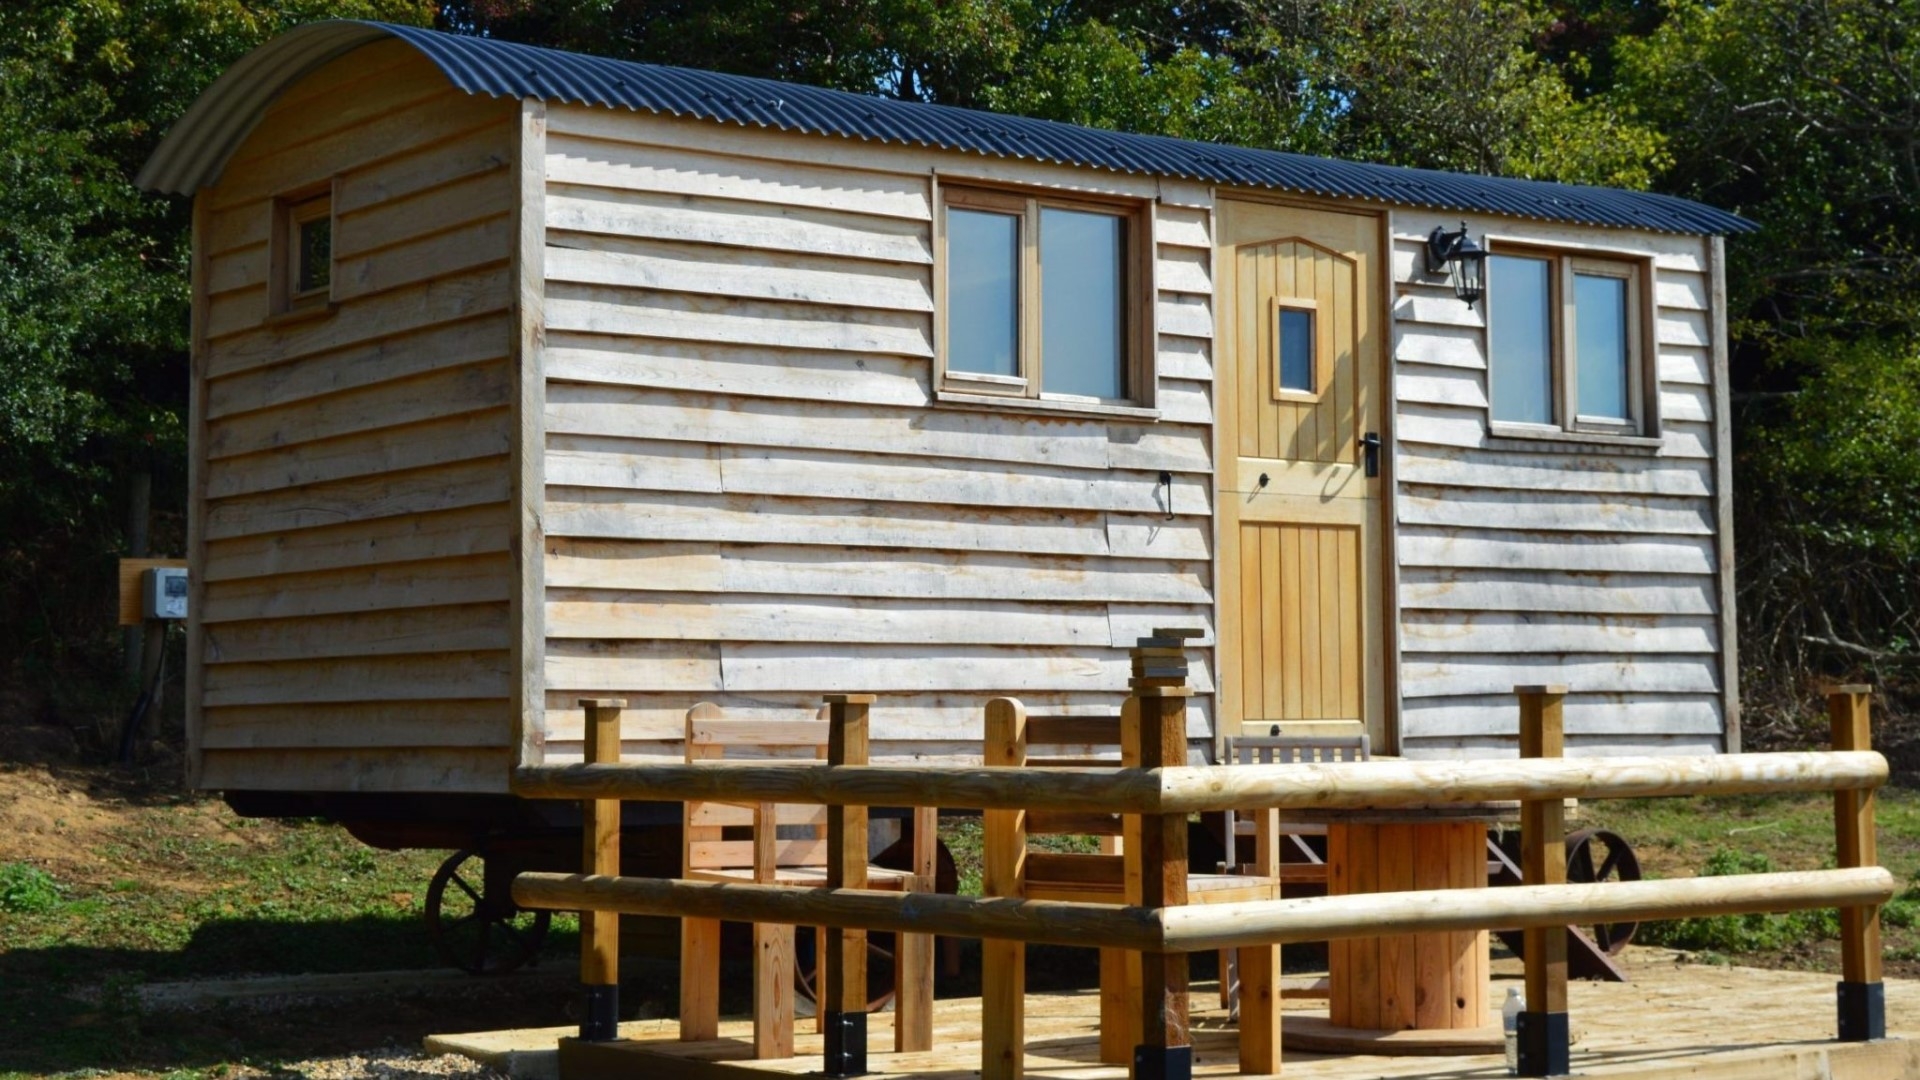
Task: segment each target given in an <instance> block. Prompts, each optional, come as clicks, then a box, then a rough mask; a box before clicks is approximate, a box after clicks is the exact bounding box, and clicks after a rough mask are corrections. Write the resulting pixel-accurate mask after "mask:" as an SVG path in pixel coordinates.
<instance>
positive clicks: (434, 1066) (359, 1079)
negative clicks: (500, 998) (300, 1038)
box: [228, 1047, 504, 1080]
mask: <svg viewBox="0 0 1920 1080" xmlns="http://www.w3.org/2000/svg"><path fill="white" fill-rule="evenodd" d="M228 1075H229V1076H230V1077H236V1078H241V1080H252V1078H255V1077H262V1078H264V1077H276V1078H287V1077H295V1076H297V1077H302V1078H304V1080H504V1074H502V1073H497V1072H495V1071H493V1070H492V1069H489V1068H487V1067H486V1066H485V1065H481V1064H479V1063H478V1062H475V1061H474V1060H472V1059H471V1058H464V1057H461V1056H460V1055H458V1054H442V1055H440V1056H438V1057H428V1056H427V1055H425V1054H422V1053H420V1052H419V1051H417V1050H403V1049H401V1048H399V1047H391V1048H388V1049H385V1050H368V1051H365V1052H362V1053H358V1054H346V1055H343V1056H340V1057H325V1058H313V1059H312V1060H309V1061H296V1062H292V1063H290V1064H287V1065H283V1066H280V1067H278V1068H275V1069H272V1070H262V1069H250V1068H245V1067H242V1068H238V1069H235V1070H233V1071H232V1072H230V1073H228Z"/></svg>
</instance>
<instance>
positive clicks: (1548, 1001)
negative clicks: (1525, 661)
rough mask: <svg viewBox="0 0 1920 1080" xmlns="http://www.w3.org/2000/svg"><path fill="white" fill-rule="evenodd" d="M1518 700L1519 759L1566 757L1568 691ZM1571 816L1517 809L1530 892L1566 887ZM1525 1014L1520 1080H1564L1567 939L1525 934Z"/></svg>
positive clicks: (1536, 803) (1536, 806)
mask: <svg viewBox="0 0 1920 1080" xmlns="http://www.w3.org/2000/svg"><path fill="white" fill-rule="evenodd" d="M1513 692H1514V693H1515V694H1516V695H1518V696H1519V698H1520V756H1521V757H1523V758H1557V757H1562V756H1564V754H1565V751H1566V735H1565V730H1564V726H1563V724H1562V720H1561V707H1562V705H1563V704H1564V703H1565V701H1566V696H1567V688H1566V687H1564V686H1516V687H1514V688H1513ZM1566 816H1567V808H1566V801H1565V800H1563V799H1557V798H1555V799H1528V800H1526V801H1525V802H1522V803H1521V804H1520V844H1521V853H1522V854H1521V861H1520V872H1521V876H1522V878H1523V880H1524V881H1525V883H1526V884H1528V885H1564V884H1566V881H1567V823H1566ZM1524 938H1525V942H1524V951H1525V953H1526V965H1527V968H1526V995H1527V1007H1526V1010H1525V1011H1523V1012H1522V1013H1521V1014H1520V1029H1519V1043H1520V1061H1519V1065H1520V1068H1519V1072H1520V1075H1521V1076H1565V1075H1566V1074H1567V1073H1568V1072H1570V1071H1571V1068H1572V1066H1571V1061H1570V1058H1571V1053H1570V1050H1569V1044H1570V1042H1571V1039H1570V1037H1569V1033H1568V1027H1567V931H1566V928H1565V927H1561V926H1549V927H1540V928H1537V929H1533V930H1527V931H1524Z"/></svg>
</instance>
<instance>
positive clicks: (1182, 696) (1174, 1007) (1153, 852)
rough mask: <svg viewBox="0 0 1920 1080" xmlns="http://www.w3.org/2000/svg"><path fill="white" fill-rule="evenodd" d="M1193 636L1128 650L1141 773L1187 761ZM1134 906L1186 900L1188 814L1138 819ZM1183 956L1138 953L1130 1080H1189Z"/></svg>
mask: <svg viewBox="0 0 1920 1080" xmlns="http://www.w3.org/2000/svg"><path fill="white" fill-rule="evenodd" d="M1200 635H1201V632H1200V631H1198V630H1162V629H1155V630H1154V631H1153V636H1152V637H1147V638H1141V639H1140V643H1139V645H1138V647H1136V648H1135V649H1134V650H1133V678H1132V679H1131V680H1130V681H1129V683H1128V685H1129V686H1131V687H1132V689H1133V697H1134V698H1135V700H1136V702H1137V710H1138V713H1139V717H1140V722H1139V739H1140V767H1141V768H1142V769H1162V768H1174V767H1178V766H1183V765H1185V764H1186V763H1187V699H1188V698H1190V697H1192V696H1193V690H1192V689H1191V688H1190V687H1188V685H1187V658H1186V653H1185V643H1186V641H1187V640H1188V639H1190V638H1197V637H1199V636H1200ZM1139 866H1140V903H1141V906H1143V907H1147V908H1152V909H1156V910H1157V909H1161V908H1170V907H1182V906H1184V905H1185V904H1186V902H1187V815H1185V814H1143V815H1141V819H1140V856H1139ZM1187 994H1188V986H1187V954H1185V953H1181V952H1143V953H1141V954H1140V1036H1141V1044H1140V1045H1139V1046H1136V1047H1134V1050H1133V1080H1191V1077H1192V1076H1193V1040H1192V1035H1191V1032H1190V1030H1189V1026H1188V1019H1187V1005H1188V1002H1187Z"/></svg>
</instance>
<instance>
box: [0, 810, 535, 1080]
mask: <svg viewBox="0 0 1920 1080" xmlns="http://www.w3.org/2000/svg"><path fill="white" fill-rule="evenodd" d="M205 820H206V817H205V816H204V815H198V816H196V818H195V824H196V826H198V825H199V824H200V823H203V822H204V821H205ZM217 820H219V821H220V822H221V825H222V829H221V831H219V832H216V833H213V834H207V833H205V831H204V829H203V828H197V827H196V828H195V829H193V830H192V831H188V830H187V829H185V828H183V827H182V822H181V815H179V814H178V813H169V812H168V810H167V809H166V808H159V809H149V810H146V811H143V812H141V813H139V814H138V815H137V816H136V821H135V824H133V825H130V826H128V827H126V828H124V829H121V830H118V831H117V832H115V833H114V834H113V836H112V840H111V842H110V843H109V845H108V846H107V848H106V849H105V850H103V851H99V852H96V853H95V854H96V855H98V856H101V857H103V859H104V861H105V862H106V863H107V864H108V865H110V866H112V867H114V868H115V869H114V875H113V877H112V878H111V879H110V880H108V881H107V882H105V883H102V884H92V885H90V884H84V883H63V882H60V881H57V880H55V879H54V878H53V877H52V876H51V875H49V874H47V873H46V872H45V871H42V870H39V869H37V868H33V867H22V866H20V864H9V865H8V866H7V867H0V905H4V907H0V910H4V911H6V912H7V914H5V915H3V916H0V1078H11V1077H16V1076H26V1075H40V1074H47V1073H60V1072H65V1071H71V1070H73V1069H77V1068H103V1067H113V1066H127V1065H133V1066H141V1065H146V1064H150V1063H156V1062H196V1063H206V1067H208V1068H217V1067H219V1066H221V1065H224V1064H225V1063H229V1062H234V1061H238V1060H247V1059H249V1054H250V1052H251V1048H249V1047H248V1046H246V1045H245V1044H244V1043H241V1044H238V1045H236V1044H235V1043H234V1042H233V1040H232V1038H231V1033H232V1030H233V1028H234V1027H235V1026H238V1027H241V1028H244V1027H245V1026H247V1023H248V1022H247V1020H246V1018H240V1017H235V1018H231V1019H232V1021H233V1023H232V1024H223V1023H219V1022H215V1023H202V1022H199V1021H194V1022H188V1023H178V1024H176V1023H173V1022H170V1021H163V1020H162V1019H161V1018H156V1017H151V1016H147V1015H144V1014H143V1012H142V1010H141V1008H140V1005H139V999H138V994H137V988H138V987H139V985H140V984H142V983H146V982H154V981H164V980H173V979H183V978H194V977H202V976H222V977H231V976H235V975H242V974H292V973H307V972H352V971H383V970H394V969H433V968H438V967H440V966H441V962H440V960H439V959H438V958H437V957H436V956H435V955H434V954H433V951H432V948H431V945H430V943H429V941H428V939H427V936H426V933H425V930H424V929H423V919H422V906H423V902H424V898H425V894H426V885H427V882H428V880H429V879H430V878H431V876H432V874H433V871H434V868H435V867H436V866H437V865H438V862H439V860H440V858H441V857H442V854H443V853H440V852H431V851H407V852H383V851H376V850H374V849H372V848H368V847H366V846H365V845H363V844H361V843H359V842H358V841H356V840H354V839H353V838H352V837H350V836H348V835H347V833H346V831H345V830H344V829H341V828H340V827H338V826H335V825H330V824H324V823H320V822H313V821H285V822H282V821H253V820H248V819H244V818H237V817H234V816H232V815H230V814H222V815H220V817H219V818H218V819H217ZM195 833H199V834H198V835H195ZM571 938H572V935H571V934H570V933H556V934H555V935H554V937H553V939H550V944H549V948H550V949H553V950H557V951H558V952H561V953H564V952H565V951H566V949H567V948H568V947H569V946H568V941H569V940H571ZM559 939H565V940H559Z"/></svg>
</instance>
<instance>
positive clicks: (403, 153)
mask: <svg viewBox="0 0 1920 1080" xmlns="http://www.w3.org/2000/svg"><path fill="white" fill-rule="evenodd" d="M512 116H513V110H512V105H511V104H510V103H507V102H498V101H493V100H490V99H486V98H476V97H473V96H471V95H468V94H464V93H460V92H457V91H455V90H453V89H452V88H451V87H450V86H449V85H448V84H447V82H446V79H445V77H444V76H442V75H441V74H440V73H439V71H438V70H437V69H436V68H434V67H433V65H432V64H431V63H429V62H427V61H426V60H425V59H423V58H421V57H420V56H419V54H418V53H417V52H416V51H414V50H413V49H412V48H411V47H410V46H407V45H405V44H404V43H400V42H389V43H382V44H379V45H373V46H368V47H366V48H362V49H359V50H356V51H355V52H352V53H350V54H348V55H347V56H345V57H343V58H341V59H340V60H337V61H335V62H334V63H332V64H330V65H328V66H327V67H325V68H322V69H321V70H319V71H318V72H316V73H314V74H313V75H312V76H310V77H309V78H307V79H305V80H303V81H302V82H301V83H299V84H298V85H296V86H294V87H293V88H292V89H290V90H289V91H288V92H287V93H286V94H285V95H284V96H283V97H282V99H281V100H280V101H279V102H277V103H276V104H275V105H274V106H273V107H272V108H271V109H270V110H269V111H268V112H267V114H266V116H265V117H264V118H263V119H262V120H261V122H260V124H259V126H258V127H257V128H256V129H255V130H254V133H253V134H252V135H251V136H250V137H249V139H248V141H247V142H246V143H245V144H243V145H242V146H241V147H240V149H239V150H238V152H237V153H236V154H235V155H234V158H233V160H232V162H231V163H230V164H229V166H228V167H227V169H226V171H225V173H224V174H223V176H222V178H221V180H220V182H219V184H218V185H217V186H216V187H215V188H213V189H211V190H210V191H208V192H206V193H204V194H203V195H202V198H203V199H205V200H207V203H206V210H205V212H204V224H203V229H202V233H201V235H200V236H199V237H198V238H197V242H198V245H199V250H200V251H201V252H202V257H203V258H204V259H205V260H206V269H205V278H206V282H207V292H208V295H207V296H206V297H205V298H204V304H205V308H204V311H205V343H204V345H203V347H202V355H201V358H200V368H201V375H202V377H203V378H204V379H205V385H204V387H203V388H202V391H201V392H202V395H203V397H202V400H203V401H204V402H205V408H204V410H203V412H202V415H200V416H198V417H196V429H195V433H194V434H195V439H196V442H197V444H198V445H197V447H196V451H195V452H196V454H198V455H201V459H202V461H203V462H204V464H203V465H202V468H201V483H202V485H203V490H204V498H205V506H204V511H203V514H204V525H203V528H202V529H201V535H200V537H199V540H198V542H199V544H200V550H199V551H198V552H197V553H196V555H197V558H196V565H195V569H196V573H197V574H198V575H199V576H200V578H201V583H202V585H201V587H202V589H203V597H204V599H203V601H202V604H201V610H200V611H199V613H198V625H199V629H200V634H201V635H202V637H201V640H200V642H199V652H200V656H201V677H200V678H201V681H200V685H201V692H200V700H199V701H197V702H193V703H190V707H191V708H196V709H198V711H199V715H198V717H197V720H196V730H197V740H196V747H195V752H196V753H197V755H198V757H199V766H200V768H199V782H200V783H201V785H202V786H205V787H211V788H222V789H247V788H253V789H269V790H281V791H289V790H303V789H305V790H330V791H393V790H410V791H427V790H434V791H504V790H505V789H506V779H507V767H508V762H509V760H510V754H509V740H510V717H509V692H510V683H509V679H510V667H509V663H508V643H509V640H510V634H511V628H510V627H509V625H508V596H509V590H510V589H511V576H512V567H511V562H510V559H509V554H508V550H509V549H508V541H509V538H510V536H511V532H512V519H511V517H510V514H509V505H508V495H509V490H508V470H507V462H508V453H509V449H510V447H509V425H508V411H509V407H510V404H511V400H510V396H509V395H510V394H511V392H512V379H511V373H510V371H509V370H508V355H509V347H510V344H511V325H510V319H509V316H508V295H509V293H508V288H507V282H508V277H507V275H508V257H509V253H510V244H509V239H510V238H509V235H508V233H509V230H510V228H511V222H512V211H513V207H512V200H513V198H514V190H515V189H514V186H513V184H512V183H511V180H510V177H509V168H508V166H509V163H510V161H511V159H512V144H511V139H512V138H513V136H514V128H513V125H512V123H511V118H512ZM330 178H331V179H332V180H333V184H334V193H335V194H334V199H335V202H334V207H333V210H334V215H335V223H334V234H333V258H334V265H333V288H332V294H333V300H334V301H335V304H336V307H335V309H334V310H333V311H332V312H331V313H324V314H316V315H312V316H310V317H307V316H300V317H287V316H281V317H278V318H272V317H270V312H269V310H268V304H269V299H268V296H269V288H268V277H269V265H268V263H269V259H268V251H269V236H268V233H269V230H270V229H271V227H272V221H273V216H274V214H273V201H274V198H275V197H276V196H277V195H281V194H283V193H286V192H288V191H290V190H298V189H301V188H305V187H309V186H311V185H315V184H324V183H326V182H327V181H328V180H329V179H330Z"/></svg>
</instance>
